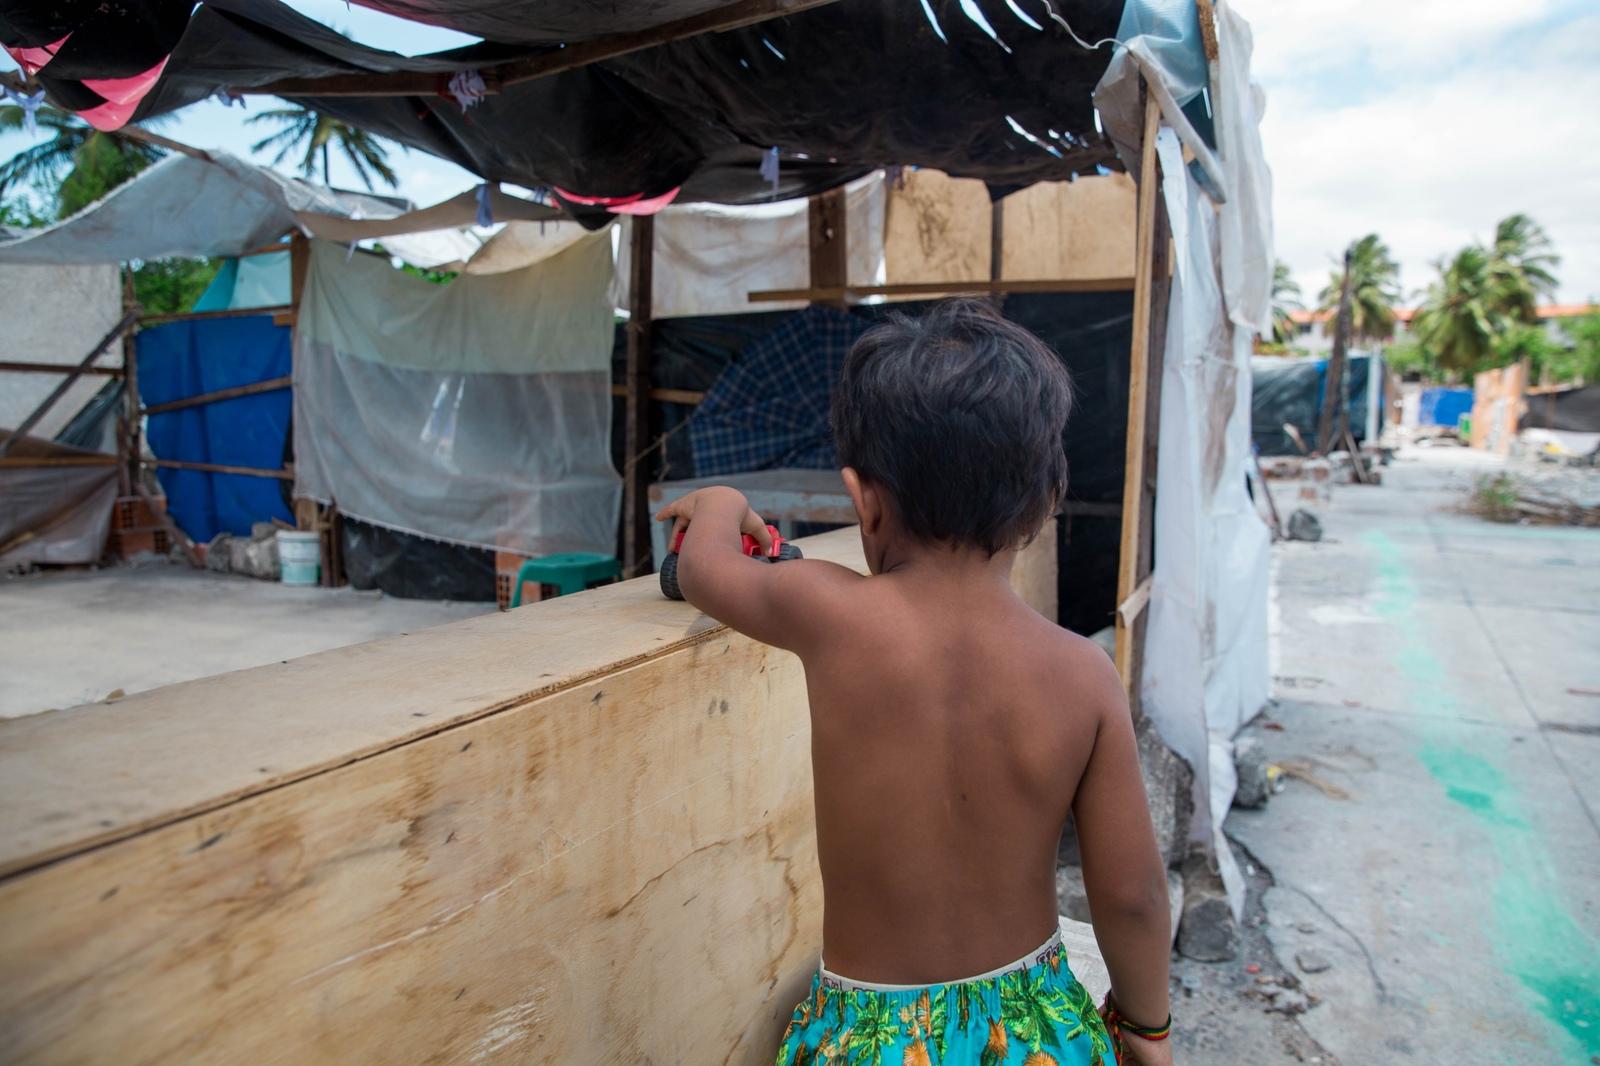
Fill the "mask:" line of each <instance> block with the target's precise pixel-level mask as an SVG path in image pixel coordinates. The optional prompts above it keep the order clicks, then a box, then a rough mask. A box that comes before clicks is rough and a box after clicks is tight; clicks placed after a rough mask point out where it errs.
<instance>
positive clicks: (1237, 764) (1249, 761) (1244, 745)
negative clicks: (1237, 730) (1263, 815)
mask: <svg viewBox="0 0 1600 1066" xmlns="http://www.w3.org/2000/svg"><path fill="white" fill-rule="evenodd" d="M1270 765H1271V764H1270V763H1269V762H1268V761H1267V749H1266V748H1264V747H1262V745H1261V741H1259V740H1257V739H1256V738H1255V737H1241V738H1240V739H1238V740H1236V741H1234V742H1233V767H1234V771H1235V773H1236V774H1237V775H1238V778H1239V784H1238V787H1237V788H1236V789H1235V790H1234V793H1233V805H1234V806H1235V807H1243V808H1245V809H1246V810H1258V809H1260V808H1262V807H1265V806H1266V805H1267V801H1268V800H1269V799H1271V798H1272V775H1271V773H1270V772H1269V769H1268V768H1269V767H1270Z"/></svg>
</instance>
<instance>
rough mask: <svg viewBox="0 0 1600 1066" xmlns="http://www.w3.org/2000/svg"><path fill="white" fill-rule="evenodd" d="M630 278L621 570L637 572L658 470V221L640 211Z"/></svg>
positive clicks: (642, 563)
mask: <svg viewBox="0 0 1600 1066" xmlns="http://www.w3.org/2000/svg"><path fill="white" fill-rule="evenodd" d="M629 225H630V226H631V227H632V229H631V231H630V232H631V234H632V236H631V238H630V240H631V242H632V243H631V245H630V248H629V253H630V254H629V259H628V263H629V267H628V270H629V278H628V300H629V305H628V306H629V316H628V335H627V340H628V355H627V365H626V368H625V370H624V375H623V380H622V385H623V390H624V392H623V395H624V397H625V402H624V404H623V448H622V454H623V455H624V456H626V461H625V462H624V463H623V469H622V573H623V575H624V576H626V577H634V576H637V575H639V574H641V573H645V572H647V571H648V570H649V568H650V509H649V504H648V502H647V500H646V498H645V497H646V495H647V493H648V492H649V490H650V479H651V475H652V473H653V472H654V470H655V462H654V455H655V451H654V449H653V448H651V447H650V446H649V445H648V443H647V442H648V441H649V440H650V406H649V404H647V403H646V402H645V393H646V391H647V390H648V389H649V388H650V363H651V357H652V348H653V347H654V344H655V324H654V322H653V321H652V310H653V307H654V293H653V290H654V288H655V233H656V220H655V218H654V217H653V216H651V215H636V216H634V218H633V219H632V220H631V221H630V223H629Z"/></svg>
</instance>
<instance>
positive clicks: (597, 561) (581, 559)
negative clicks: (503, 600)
mask: <svg viewBox="0 0 1600 1066" xmlns="http://www.w3.org/2000/svg"><path fill="white" fill-rule="evenodd" d="M621 576H622V564H621V563H619V562H617V557H616V556H615V555H601V554H600V553H599V552H562V553H561V554H559V555H541V556H539V557H538V558H537V559H529V560H528V561H527V562H525V563H523V564H522V567H521V569H519V570H518V571H517V583H516V586H515V587H514V588H513V589H512V591H511V606H512V607H521V606H522V583H523V582H524V581H537V582H538V583H539V584H541V585H554V586H555V587H556V588H558V589H560V590H561V591H559V592H557V593H556V595H557V596H566V595H570V594H571V593H574V592H582V591H583V590H584V589H586V588H588V587H589V586H590V585H592V584H594V583H595V582H596V581H615V580H616V579H617V578H619V577H621Z"/></svg>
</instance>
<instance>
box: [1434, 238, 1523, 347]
mask: <svg viewBox="0 0 1600 1066" xmlns="http://www.w3.org/2000/svg"><path fill="white" fill-rule="evenodd" d="M1492 262H1493V256H1492V254H1491V253H1490V252H1489V251H1488V249H1486V248H1484V247H1482V246H1481V245H1476V244H1474V245H1469V246H1468V247H1466V248H1463V249H1461V251H1459V252H1457V253H1456V254H1455V258H1453V259H1450V260H1440V261H1439V262H1438V263H1436V264H1435V266H1436V267H1437V268H1438V271H1439V277H1438V279H1437V280H1435V281H1434V282H1433V284H1431V285H1429V286H1428V294H1427V297H1426V298H1425V299H1424V300H1423V304H1422V309H1421V310H1420V311H1418V312H1417V317H1416V321H1415V328H1416V334H1417V339H1418V340H1419V341H1421V342H1422V344H1423V346H1424V347H1426V348H1427V349H1428V350H1430V351H1432V352H1433V353H1434V354H1435V355H1436V356H1437V357H1438V360H1439V365H1440V366H1441V367H1443V368H1444V369H1445V370H1449V371H1452V372H1454V373H1457V374H1461V375H1467V374H1471V373H1472V372H1474V371H1475V370H1477V369H1478V368H1479V367H1480V365H1481V364H1483V363H1484V361H1485V360H1487V359H1488V358H1489V357H1490V356H1491V355H1492V354H1493V351H1494V347H1495V341H1496V338H1498V337H1499V335H1500V333H1501V330H1502V328H1503V326H1504V319H1505V316H1504V315H1503V313H1502V312H1501V311H1500V310H1499V308H1498V307H1497V306H1496V298H1497V295H1498V294H1497V291H1496V285H1495V279H1494V272H1493V269H1492Z"/></svg>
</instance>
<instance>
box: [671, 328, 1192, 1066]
mask: <svg viewBox="0 0 1600 1066" xmlns="http://www.w3.org/2000/svg"><path fill="white" fill-rule="evenodd" d="M1070 406H1071V383H1070V382H1069V380H1068V377H1067V373H1066V371H1065V369H1064V368H1063V367H1062V365H1061V363H1060V361H1059V360H1058V359H1057V358H1056V357H1055V355H1054V354H1053V353H1052V352H1051V351H1050V350H1049V349H1048V348H1047V347H1046V346H1045V345H1044V343H1043V342H1041V341H1040V340H1039V339H1038V338H1037V337H1035V336H1034V335H1033V334H1031V333H1029V332H1028V331H1027V330H1025V329H1023V328H1022V327H1020V326H1017V325H1015V324H1013V323H1010V322H1007V321H1005V320H1004V319H1001V318H1000V317H998V316H997V315H996V314H995V312H994V311H993V310H991V309H990V307H989V305H987V304H984V303H979V302H977V301H970V300H965V301H963V300H952V301H947V302H945V303H942V304H939V305H937V306H936V307H934V308H933V309H932V310H931V311H929V312H928V314H927V315H925V316H924V317H922V318H920V319H917V320H912V319H908V318H905V317H903V316H893V317H891V318H890V319H889V320H888V321H887V322H885V323H883V324H882V325H879V326H877V327H875V328H873V329H872V330H871V331H870V332H868V333H867V334H866V335H864V336H863V337H862V338H861V339H860V340H859V341H858V342H857V343H856V345H855V347H854V348H852V349H851V352H850V355H849V358H848V359H847V360H846V362H845V366H844V371H843V374H842V377H841V380H840V383H839V389H838V392H837V394H836V396H835V398H834V406H833V430H834V437H835V441H836V443H837V446H838V451H839V460H840V462H841V464H843V467H844V470H843V475H844V482H845V486H846V488H847V489H848V490H849V493H850V498H851V499H852V501H853V502H854V503H855V509H856V514H857V515H858V517H859V518H860V523H861V542H862V545H863V547H864V548H865V551H866V559H867V566H868V569H869V570H870V571H871V575H870V576H867V577H863V576H861V575H859V574H857V573H855V572H854V571H851V570H848V569H846V568H844V567H841V566H836V565H834V564H832V563H826V562H821V561H816V560H796V561H792V562H786V563H784V564H783V565H781V566H773V565H769V564H767V563H766V562H763V561H761V560H756V559H751V558H748V557H747V556H745V555H743V554H742V553H741V551H740V548H739V540H740V534H741V533H749V534H751V535H752V536H755V537H757V538H758V539H760V540H761V541H762V543H763V545H767V544H769V543H770V541H769V539H768V536H767V532H766V527H765V526H764V524H763V523H762V520H761V519H760V518H758V517H757V516H756V515H755V514H754V513H752V512H751V510H750V508H749V506H748V504H747V503H746V502H745V499H744V497H743V496H742V495H740V494H739V493H738V492H737V491H735V490H733V489H730V488H708V489H702V490H700V491H698V492H695V493H693V494H691V495H689V496H686V497H684V498H682V499H680V500H678V501H677V502H675V503H673V504H672V505H671V506H669V507H667V508H666V509H665V510H663V511H662V512H661V513H660V514H659V515H658V516H657V517H658V518H661V519H666V518H672V519H675V520H676V526H677V527H678V528H679V529H682V528H684V527H687V529H686V533H685V536H684V539H683V543H682V547H681V551H680V554H679V559H678V582H679V585H680V587H681V588H682V589H683V592H684V595H685V596H686V597H687V598H688V600H689V601H690V602H691V603H692V604H694V605H695V606H696V607H698V608H700V609H701V610H703V611H704V612H705V613H707V614H709V615H711V616H712V617H713V618H716V619H718V620H719V621H722V622H725V623H727V624H728V625H730V626H732V627H733V628H734V629H737V630H739V631H740V632H743V633H746V634H748V635H750V636H752V637H754V638H755V639H757V640H761V641H765V642H767V643H770V644H774V645H777V646H779V647H782V648H787V649H789V650H791V651H793V652H795V653H796V654H797V655H799V657H800V659H801V662H802V663H804V665H805V671H806V685H807V689H808V691H809V694H810V700H811V750H812V765H813V770H814V777H815V788H816V812H817V848H818V853H819V859H820V864H821V868H822V885H823V896H824V900H825V905H824V914H823V957H822V962H821V968H820V969H819V971H818V973H817V975H816V977H815V978H813V981H812V987H811V993H810V995H809V996H807V998H806V999H805V1000H804V1001H803V1002H802V1003H800V1005H799V1006H798V1007H797V1008H796V1009H795V1012H794V1018H793V1021H792V1022H791V1023H790V1025H789V1029H788V1031H787V1032H786V1033H785V1035H784V1040H783V1043H782V1045H781V1047H780V1048H779V1050H778V1057H777V1061H778V1064H779V1066H791V1064H801V1063H804V1064H811V1063H825V1062H830V1061H836V1062H841V1063H842V1062H844V1061H846V1059H848V1061H850V1062H857V1061H863V1062H873V1063H883V1064H889V1066H900V1064H902V1063H907V1064H927V1063H950V1064H958V1063H959V1064H967V1063H971V1064H974V1066H1000V1064H1011V1066H1018V1064H1021V1066H1051V1064H1060V1066H1065V1064H1068V1063H1073V1064H1078V1063H1096V1064H1102V1063H1103V1064H1104V1066H1110V1064H1111V1062H1112V1054H1111V1052H1110V1044H1111V1042H1112V1041H1113V1040H1115V1039H1117V1037H1116V1032H1117V1030H1118V1029H1120V1032H1121V1041H1122V1043H1123V1045H1124V1047H1125V1051H1124V1053H1123V1054H1124V1061H1125V1062H1132V1063H1138V1064H1140V1066H1156V1064H1165V1063H1170V1062H1171V1051H1170V1045H1169V1044H1168V1043H1166V1042H1164V1041H1163V1040H1161V1039H1160V1037H1161V1036H1162V1035H1164V1032H1165V1028H1164V1027H1165V1026H1166V1024H1167V1022H1168V1002H1167V956H1168V948H1169V945H1170V943H1171V938H1170V930H1169V928H1168V926H1169V918H1168V911H1167V887H1166V878H1165V874H1164V870H1163V866H1162V861H1161V858H1160V856H1159V855H1158V853H1157V850H1156V843H1155V834H1154V832H1153V831H1152V829H1151V824H1150V814H1149V811H1148V809H1147V807H1146V805H1145V797H1144V790H1143V788H1142V787H1141V785H1140V779H1139V763H1138V759H1137V756H1136V754H1135V749H1134V735H1133V726H1132V722H1131V721H1130V718H1129V714H1128V705H1127V703H1126V701H1125V700H1124V698H1123V695H1122V688H1121V685H1120V683H1119V681H1118V678H1117V675H1116V672H1115V670H1114V669H1113V668H1112V665H1111V663H1110V662H1109V661H1108V660H1107V658H1106V655H1105V653H1104V652H1102V651H1101V650H1100V649H1099V648H1098V647H1097V646H1095V645H1094V644H1093V643H1091V642H1089V641H1087V640H1084V639H1083V638H1081V637H1078V636H1075V635H1074V634H1072V633H1070V632H1068V631H1067V630H1064V629H1061V628H1059V627H1058V626H1056V625H1054V624H1052V623H1051V622H1049V621H1047V620H1045V619H1044V618H1043V617H1041V616H1040V615H1039V614H1037V613H1036V612H1035V611H1033V610H1032V609H1031V608H1030V607H1028V605H1027V604H1025V603H1023V602H1022V601H1021V600H1020V599H1019V598H1018V597H1017V595H1016V594H1015V593H1014V592H1013V591H1012V590H1011V586H1010V584H1009V575H1010V571H1011V566H1012V562H1013V560H1014V559H1015V557H1016V552H1017V549H1018V548H1019V547H1021V546H1022V545H1024V544H1026V543H1027V542H1028V541H1029V540H1030V539H1031V538H1032V537H1033V536H1034V535H1035V534H1036V533H1037V532H1038V531H1039V530H1040V528H1041V527H1042V525H1043V524H1044V522H1045V521H1046V519H1047V518H1048V517H1049V516H1050V515H1052V514H1053V513H1055V511H1056V509H1057V507H1058V505H1059V504H1060V502H1061V499H1062V496H1063V493H1064V492H1065V489H1066V480H1067V467H1066V459H1065V456H1064V455H1063V454H1062V450H1061V435H1062V429H1063V427H1064V426H1065V424H1066V420H1067V414H1068V410H1069V408H1070ZM1069 814H1070V815H1071V816H1072V818H1073V819H1074V821H1075V823H1076V828H1077V834H1078V840H1079V845H1080V848H1081V851H1082V855H1083V873H1084V884H1085V888H1086V889H1087V891H1088V896H1089V906H1090V909H1091V911H1092V912H1093V916H1094V930H1095V937H1096V939H1097V940H1098V941H1099V943H1100V947H1101V950H1102V951H1103V952H1104V954H1105V961H1106V965H1107V967H1108V968H1109V970H1110V973H1111V985H1112V989H1113V991H1112V996H1111V997H1110V999H1111V1000H1112V1001H1114V1008H1111V1009H1108V1011H1107V1016H1108V1018H1110V1019H1111V1026H1110V1028H1111V1030H1112V1034H1111V1035H1109V1036H1108V1032H1107V1026H1106V1025H1105V1024H1104V1023H1103V1022H1102V1019H1101V1016H1100V1015H1099V1014H1098V1013H1097V1012H1096V1010H1095V1007H1094V1004H1093V1003H1092V1002H1091V1000H1090V998H1089V995H1088V993H1087V992H1086V991H1085V990H1084V988H1083V986H1082V985H1080V984H1079V983H1078V982H1077V980H1076V979H1075V978H1074V977H1073V975H1072V971H1071V969H1070V968H1069V966H1068V965H1067V960H1066V958H1065V957H1064V955H1063V952H1062V949H1061V945H1060V939H1059V937H1060V934H1059V931H1058V926H1057V917H1056V892H1055V865H1056V849H1057V844H1058V842H1059V840H1060V838H1061V833H1062V828H1063V825H1064V824H1065V822H1066V820H1067V818H1068V816H1069ZM1013 960H1014V961H1013ZM1112 1010H1114V1014H1113V1013H1112ZM1118 1019H1120V1025H1119V1024H1118ZM1141 1032H1142V1033H1143V1034H1144V1035H1140V1033H1141ZM861 1056H864V1057H861Z"/></svg>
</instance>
